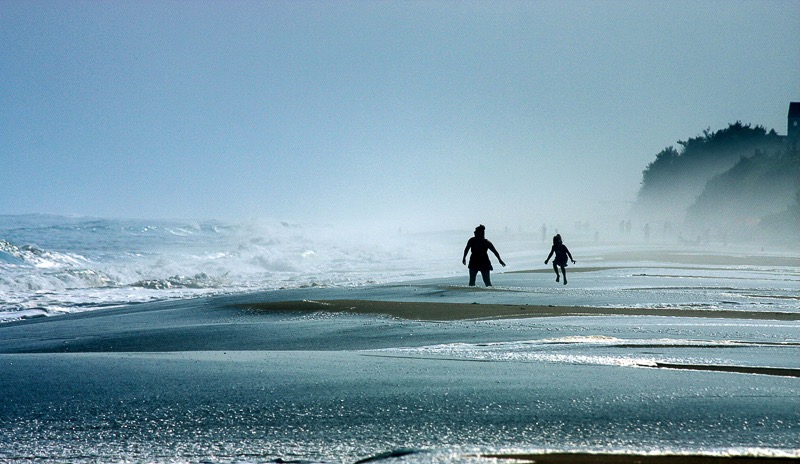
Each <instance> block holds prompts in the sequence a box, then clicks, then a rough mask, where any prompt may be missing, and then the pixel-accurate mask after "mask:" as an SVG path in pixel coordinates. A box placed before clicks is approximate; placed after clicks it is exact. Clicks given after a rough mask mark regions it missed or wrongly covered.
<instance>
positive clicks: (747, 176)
mask: <svg viewBox="0 0 800 464" xmlns="http://www.w3.org/2000/svg"><path fill="white" fill-rule="evenodd" d="M678 145H679V146H680V148H678V149H676V148H675V147H674V146H670V147H667V148H665V149H664V150H662V151H661V152H660V153H658V154H657V155H656V159H655V160H654V161H653V162H651V163H650V164H649V165H648V166H647V168H646V169H645V170H644V171H643V173H642V183H641V188H640V190H639V194H638V196H637V199H636V202H635V203H634V206H633V209H632V214H633V215H634V216H635V217H637V218H638V219H639V220H642V221H645V222H653V223H654V224H655V223H658V222H665V223H670V224H675V225H676V226H680V230H681V231H685V232H686V233H687V234H691V236H692V237H694V236H706V237H708V236H712V235H713V236H715V237H724V240H727V239H728V238H730V239H745V238H757V237H759V236H760V235H763V234H764V233H767V234H771V235H772V236H773V238H777V237H779V236H780V235H781V232H780V231H785V230H791V227H792V226H793V225H795V224H798V220H797V218H796V216H797V215H796V211H797V209H798V198H800V196H798V195H800V194H798V191H800V156H799V155H798V152H797V151H792V150H790V149H788V148H787V147H788V145H787V143H786V138H785V137H782V136H780V135H778V134H777V133H776V132H775V130H769V131H767V129H765V128H764V127H762V126H755V127H753V126H751V125H749V124H742V123H741V122H738V121H737V122H736V123H734V124H730V125H729V126H728V127H727V128H725V129H722V130H719V131H716V132H711V131H710V130H709V129H707V130H705V131H703V134H702V135H700V136H697V137H694V138H690V139H689V140H686V141H678ZM795 230H797V229H795ZM784 238H785V237H784ZM793 240H795V241H797V236H796V234H795V237H794V238H793Z"/></svg>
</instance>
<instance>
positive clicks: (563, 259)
mask: <svg viewBox="0 0 800 464" xmlns="http://www.w3.org/2000/svg"><path fill="white" fill-rule="evenodd" d="M553 253H555V255H556V259H554V260H553V270H554V271H556V282H558V281H559V280H560V277H561V276H560V275H559V274H558V268H559V267H560V268H561V274H564V285H567V257H569V259H570V261H572V264H575V260H574V259H572V253H570V252H569V249H568V248H567V246H566V245H564V243H563V242H562V241H561V234H556V236H555V237H553V247H552V248H550V254H549V255H547V259H545V260H544V263H545V264H547V262H548V261H550V258H551V257H552V256H553Z"/></svg>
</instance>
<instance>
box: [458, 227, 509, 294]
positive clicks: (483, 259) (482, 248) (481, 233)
mask: <svg viewBox="0 0 800 464" xmlns="http://www.w3.org/2000/svg"><path fill="white" fill-rule="evenodd" d="M470 250H472V254H471V255H470V256H469V266H467V267H468V268H469V286H470V287H474V286H475V277H477V275H478V272H480V273H481V276H483V283H484V284H486V286H487V287H491V286H492V281H491V278H490V276H489V273H490V272H491V271H492V269H494V268H493V267H492V262H491V261H489V250H491V251H492V253H494V255H495V256H497V261H499V262H500V264H501V265H502V266H503V267H505V265H506V263H504V262H503V259H502V258H500V253H498V252H497V250H496V249H495V248H494V245H492V242H490V241H489V240H486V227H484V225H483V224H481V225H479V226H478V227H476V228H475V236H474V237H472V238H471V239H469V240H468V241H467V246H466V248H464V257H463V258H462V259H461V262H462V263H463V264H465V265H466V264H467V253H468V252H469V251H470Z"/></svg>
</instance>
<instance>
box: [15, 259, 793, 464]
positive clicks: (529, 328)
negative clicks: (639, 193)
mask: <svg viewBox="0 0 800 464" xmlns="http://www.w3.org/2000/svg"><path fill="white" fill-rule="evenodd" d="M737 266H739V265H738V264H704V265H695V264H692V265H688V264H680V265H675V264H673V263H669V262H662V263H659V264H654V263H641V262H636V263H630V262H622V261H620V262H613V263H612V262H605V263H603V266H602V267H601V268H597V267H596V268H594V269H590V268H589V267H588V266H587V267H586V268H583V269H581V268H580V267H579V266H571V267H570V268H569V272H570V273H569V279H570V281H569V285H567V286H564V285H562V284H561V283H558V284H557V283H556V282H555V281H554V278H553V276H552V274H551V271H549V270H547V269H545V270H541V269H538V270H534V271H529V270H522V272H509V273H501V272H497V273H495V274H494V278H495V284H496V285H497V286H496V287H495V288H491V289H485V288H481V287H477V288H468V287H466V286H464V282H463V277H464V276H459V277H458V278H444V279H428V280H420V281H416V282H403V283H397V284H386V285H366V286H346V287H328V288H297V289H286V290H281V291H275V292H263V293H257V294H242V295H227V296H217V297H208V298H196V299H192V300H177V301H163V302H155V303H145V304H138V305H129V306H125V307H120V308H109V309H100V310H94V311H90V312H85V313H81V314H71V315H65V316H59V317H51V318H36V319H30V320H25V321H18V322H11V323H5V324H2V325H0V391H2V392H3V395H4V401H2V402H0V445H2V446H0V460H3V461H10V462H29V461H37V460H40V461H60V462H109V461H115V462H116V461H123V462H131V461H132V462H221V463H222V462H224V463H227V462H276V460H283V461H300V462H337V463H338V462H356V461H358V460H360V459H365V458H370V457H376V456H379V455H381V453H387V452H388V453H389V454H388V455H387V457H385V459H386V462H408V463H423V462H465V461H473V462H487V459H483V458H479V457H477V456H478V455H481V454H509V453H537V452H584V453H599V452H604V453H627V454H631V453H643V454H660V455H663V454H673V453H679V454H680V453H693V454H704V455H718V456H721V455H736V456H760V457H767V456H792V457H796V458H800V322H798V321H797V318H796V315H797V314H798V313H800V309H799V308H798V299H797V298H798V297H797V295H798V294H800V278H798V275H799V274H800V273H799V272H798V268H797V267H794V266H783V267H780V268H779V269H777V270H776V268H773V267H770V266H766V265H763V264H762V265H759V266H746V267H743V268H739V267H737ZM341 299H347V300H359V299H361V300H381V301H408V302H411V301H416V302H420V301H421V302H428V303H431V304H433V303H440V302H441V303H445V302H449V303H475V304H478V305H480V304H513V305H520V306H522V307H525V305H531V306H532V307H533V306H536V307H548V305H556V306H568V305H574V306H593V307H601V308H648V309H655V310H657V311H664V312H665V314H670V316H658V315H647V316H644V315H639V316H635V315H626V316H619V315H615V316H574V315H573V316H569V315H567V316H560V317H531V318H522V319H491V318H488V319H487V318H482V319H475V320H451V321H416V320H405V319H399V318H394V317H389V316H386V315H355V314H348V313H341V312H336V313H334V312H326V311H324V309H323V310H321V311H316V312H304V313H296V312H259V311H255V310H248V309H247V308H246V307H240V306H232V305H234V304H242V303H255V302H269V301H290V300H341ZM321 307H322V308H324V306H322V305H321ZM690 310H700V311H701V313H702V315H703V316H708V317H682V316H681V315H680V311H690ZM723 310H724V311H728V312H726V313H725V314H726V316H725V317H724V318H723V317H716V315H717V314H722V313H721V311H723ZM675 311H678V313H675ZM731 311H732V312H733V317H732V316H731V313H730V312H731ZM676 314H677V316H676ZM687 314H688V312H687ZM737 314H740V316H737ZM753 314H762V315H766V316H767V318H766V319H757V318H754V317H753ZM773 314H784V315H786V314H788V315H789V316H791V317H789V320H778V319H775V318H773V317H772V315H773ZM694 316H697V314H694ZM792 318H794V319H792ZM392 451H394V453H392Z"/></svg>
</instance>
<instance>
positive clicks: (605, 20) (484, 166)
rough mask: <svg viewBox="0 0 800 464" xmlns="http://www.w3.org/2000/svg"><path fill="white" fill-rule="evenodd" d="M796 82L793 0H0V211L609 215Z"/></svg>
mask: <svg viewBox="0 0 800 464" xmlns="http://www.w3.org/2000/svg"><path fill="white" fill-rule="evenodd" d="M792 100H794V101H798V100H800V2H798V1H796V0H789V1H779V0H769V1H698V0H690V1H659V2H649V1H647V2H644V1H564V0H556V1H526V2H500V1H480V2H478V1H476V2H470V1H456V2H435V1H422V2H413V1H363V2H342V1H308V2H303V1H260V2H255V1H254V2H250V1H219V2H216V1H138V0H137V1H129V2H125V1H94V0H93V1H87V2H83V1H69V0H56V1H29V0H24V1H8V0H0V166H2V174H1V175H0V214H18V213H55V214H70V215H73V214H77V215H89V216H102V217H132V218H197V219H205V218H217V219H233V220H236V219H243V218H268V219H278V220H287V221H299V222H318V223H319V222H337V221H351V220H352V221H368V220H373V219H374V220H388V221H391V222H392V223H396V224H397V226H398V227H403V226H405V227H407V228H414V227H417V226H421V225H425V226H426V227H442V228H444V227H451V226H454V225H455V226H458V227H461V226H465V225H466V226H473V225H474V224H476V223H478V222H484V223H486V224H487V225H500V224H502V225H517V224H541V223H542V222H554V221H556V222H557V221H564V220H573V219H578V218H586V219H587V220H588V219H590V218H594V217H596V216H597V215H598V213H603V214H609V215H611V216H612V217H619V216H621V215H622V214H624V212H625V210H626V209H627V208H628V205H629V203H630V202H631V201H632V200H633V199H634V197H635V194H636V192H637V190H638V186H639V182H640V180H641V172H642V170H643V169H644V168H645V166H646V165H647V163H649V162H650V161H652V160H653V159H654V157H655V154H656V153H658V152H659V151H660V150H661V149H663V148H664V147H666V146H669V145H673V144H675V142H676V141H677V140H679V139H680V140H685V139H686V138H689V137H692V136H696V135H698V134H700V133H701V132H702V131H703V129H706V128H709V127H710V128H711V129H712V130H718V129H722V128H724V127H726V126H727V125H728V123H731V122H735V121H737V120H741V121H743V122H745V123H753V124H761V125H764V126H766V127H767V128H775V129H776V130H777V131H778V133H780V134H785V132H786V113H787V110H788V104H789V102H790V101H792ZM567 218H569V219H567Z"/></svg>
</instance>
